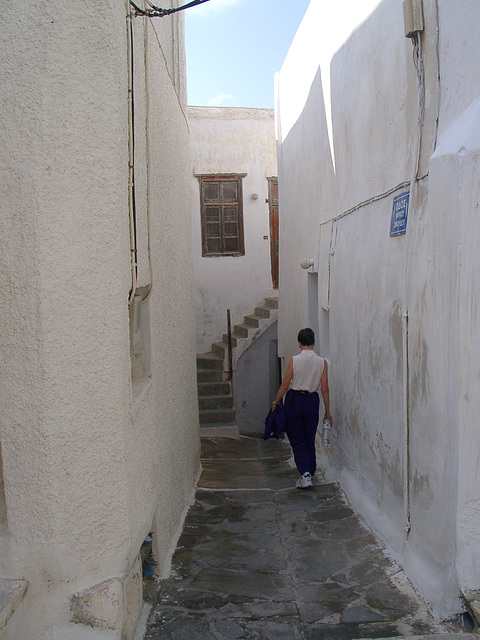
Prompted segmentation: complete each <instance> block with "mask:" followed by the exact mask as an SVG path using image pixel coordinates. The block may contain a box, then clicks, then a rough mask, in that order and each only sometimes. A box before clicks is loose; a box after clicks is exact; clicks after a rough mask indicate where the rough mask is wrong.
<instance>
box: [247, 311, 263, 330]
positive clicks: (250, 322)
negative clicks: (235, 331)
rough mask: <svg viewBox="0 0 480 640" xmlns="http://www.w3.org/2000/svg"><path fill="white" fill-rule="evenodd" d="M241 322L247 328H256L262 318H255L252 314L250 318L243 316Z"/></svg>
mask: <svg viewBox="0 0 480 640" xmlns="http://www.w3.org/2000/svg"><path fill="white" fill-rule="evenodd" d="M243 320H244V323H245V324H246V325H248V326H249V327H255V328H257V327H258V326H259V324H260V321H261V320H263V318H262V317H261V316H256V315H253V314H252V315H250V316H243Z"/></svg>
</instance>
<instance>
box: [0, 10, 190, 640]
mask: <svg viewBox="0 0 480 640" xmlns="http://www.w3.org/2000/svg"><path fill="white" fill-rule="evenodd" d="M164 4H166V5H167V7H169V6H170V7H171V6H172V5H176V3H174V2H171V1H168V2H166V3H164ZM129 11H130V10H129V6H128V3H127V4H126V5H125V3H122V2H120V3H117V2H108V1H100V2H91V1H90V0H86V1H85V2H81V3H72V2H67V3H64V2H46V1H43V0H39V1H38V2H35V3H27V4H25V3H23V2H20V1H17V0H12V1H11V2H8V3H3V5H2V8H1V9H0V19H1V23H2V41H1V43H0V83H1V86H2V91H1V96H0V104H1V116H0V118H1V136H2V144H1V145H0V157H1V161H0V173H1V181H0V184H1V187H0V188H1V191H2V198H1V204H0V207H1V231H2V251H1V253H0V269H1V273H2V285H3V286H2V313H1V316H0V343H1V358H2V375H1V380H0V389H1V432H0V442H1V461H2V466H1V469H2V470H1V474H0V480H1V482H0V592H1V593H0V596H1V598H0V601H1V603H2V611H1V615H0V625H1V627H2V628H1V629H0V637H1V638H5V640H13V639H15V640H20V639H22V640H29V639H33V638H35V640H42V639H45V640H47V639H48V640H57V639H58V640H60V639H61V640H66V639H67V638H72V639H74V638H78V639H80V638H81V639H82V640H87V639H90V638H91V639H101V638H108V639H113V638H118V639H120V638H122V640H124V639H131V638H132V637H133V634H134V630H135V626H136V624H137V620H138V616H139V614H140V610H141V607H142V568H141V562H140V556H139V552H140V548H141V545H142V542H143V541H144V539H145V537H146V536H147V534H149V533H150V532H153V536H152V537H153V549H154V554H155V557H156V560H157V561H158V563H159V566H158V571H159V573H160V574H164V573H165V572H168V569H169V559H170V554H171V552H172V550H173V547H174V545H175V542H176V538H177V535H178V533H179V531H180V528H181V525H182V521H183V517H184V514H185V512H186V510H187V508H188V506H189V504H190V502H191V500H192V497H193V490H194V484H195V481H196V478H197V475H198V473H199V435H198V403H197V393H196V380H195V352H196V350H195V320H194V293H193V268H192V266H193V265H192V258H191V255H192V250H191V222H190V220H191V200H190V175H189V168H190V146H189V132H188V124H187V112H186V84H185V57H184V46H183V18H182V17H181V14H175V15H171V16H166V17H164V18H155V19H148V18H144V17H140V16H137V17H132V19H131V21H130V19H129V18H128V19H127V15H128V14H129ZM130 24H132V29H130ZM132 37H133V46H130V45H131V42H132ZM132 51H133V54H132ZM132 97H133V108H132V106H131V104H132V103H131V100H130V98H132ZM132 258H133V259H132Z"/></svg>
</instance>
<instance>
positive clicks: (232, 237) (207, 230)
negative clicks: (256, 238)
mask: <svg viewBox="0 0 480 640" xmlns="http://www.w3.org/2000/svg"><path fill="white" fill-rule="evenodd" d="M244 175H245V174H242V175H209V176H197V177H198V180H199V182H200V206H201V216H202V255H203V256H243V255H245V248H244V240H243V198H242V178H243V177H244Z"/></svg>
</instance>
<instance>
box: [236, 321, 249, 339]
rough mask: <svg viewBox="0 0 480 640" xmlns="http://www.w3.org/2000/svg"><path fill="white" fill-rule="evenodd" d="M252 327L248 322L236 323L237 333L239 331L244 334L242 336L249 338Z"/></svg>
mask: <svg viewBox="0 0 480 640" xmlns="http://www.w3.org/2000/svg"><path fill="white" fill-rule="evenodd" d="M251 328H252V327H251V326H250V325H248V324H245V323H244V324H236V325H235V333H238V334H240V335H241V336H242V338H248V332H249V330H250V329H251Z"/></svg>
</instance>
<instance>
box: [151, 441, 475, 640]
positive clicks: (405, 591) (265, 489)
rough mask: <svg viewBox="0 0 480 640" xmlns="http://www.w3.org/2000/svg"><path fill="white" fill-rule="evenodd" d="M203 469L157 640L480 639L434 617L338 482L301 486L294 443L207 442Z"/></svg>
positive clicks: (158, 608) (159, 598)
mask: <svg viewBox="0 0 480 640" xmlns="http://www.w3.org/2000/svg"><path fill="white" fill-rule="evenodd" d="M202 467H203V471H202V475H201V478H200V482H199V486H198V489H197V493H196V501H195V504H194V505H193V507H192V508H191V509H190V511H189V513H188V515H187V518H186V521H185V525H184V529H183V533H182V535H181V537H180V539H179V542H178V546H177V549H176V552H175V554H174V557H173V561H172V572H171V577H170V578H169V579H167V580H153V581H148V583H147V594H146V599H147V601H148V603H149V604H150V606H151V611H150V616H149V620H148V624H147V629H146V632H145V635H144V638H145V640H160V639H162V640H173V639H175V640H222V639H228V640H233V639H235V640H283V639H285V640H337V639H338V640H340V639H341V640H349V639H359V638H393V637H409V638H417V637H419V638H423V639H424V640H427V639H430V640H432V639H433V638H435V639H437V640H456V639H458V640H460V638H464V639H465V638H468V637H470V638H471V637H472V634H470V633H468V632H466V631H465V629H464V628H463V627H462V626H460V624H459V623H458V624H455V622H453V621H452V622H451V623H448V624H439V623H438V622H436V621H435V620H434V619H433V618H432V617H431V616H430V614H429V613H428V611H427V608H426V606H425V605H424V604H423V603H422V602H421V600H420V599H419V598H418V597H417V596H416V594H415V592H414V591H413V590H412V588H411V587H410V586H409V583H408V581H407V580H406V579H405V577H404V574H403V572H402V571H401V569H400V568H399V566H398V565H397V564H396V563H395V562H394V561H392V560H391V559H390V558H389V557H388V555H387V554H386V553H385V551H384V549H383V548H382V546H381V545H380V544H379V542H378V541H377V540H376V539H375V537H374V536H373V535H372V533H371V532H370V531H369V530H368V529H367V528H366V527H365V526H364V525H363V524H362V522H361V521H360V519H359V518H358V516H357V514H356V513H355V512H354V511H353V510H352V508H351V507H350V505H349V504H348V502H347V501H346V499H345V496H344V494H343V492H342V490H341V488H340V487H339V485H338V484H336V483H327V482H325V481H324V480H323V479H322V478H321V477H319V478H316V480H315V485H314V487H313V489H310V490H298V489H296V488H295V487H294V484H295V480H296V479H297V472H296V470H295V469H294V468H293V467H292V465H291V463H290V447H289V445H288V443H287V442H286V441H283V440H278V441H276V440H268V441H264V440H263V439H262V438H261V437H240V439H233V438H203V439H202ZM458 622H459V621H458Z"/></svg>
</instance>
